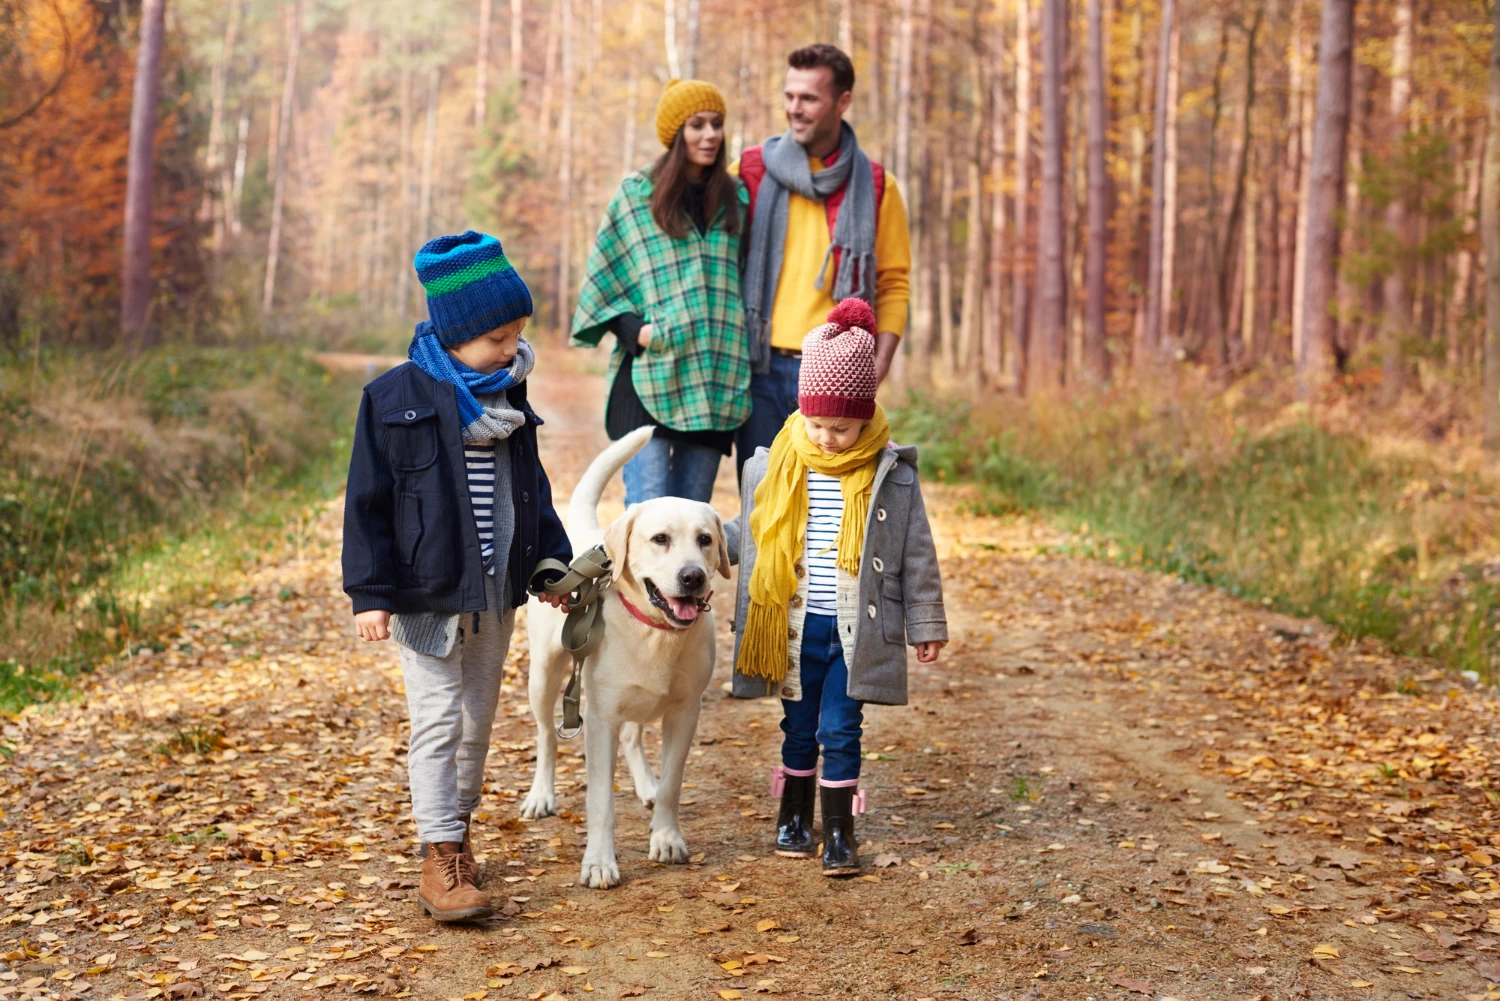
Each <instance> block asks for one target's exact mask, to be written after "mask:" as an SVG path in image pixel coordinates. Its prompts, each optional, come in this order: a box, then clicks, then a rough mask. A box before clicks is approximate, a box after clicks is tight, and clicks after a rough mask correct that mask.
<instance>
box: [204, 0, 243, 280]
mask: <svg viewBox="0 0 1500 1001" xmlns="http://www.w3.org/2000/svg"><path fill="white" fill-rule="evenodd" d="M240 7H241V0H229V13H228V15H227V17H226V18H225V21H224V38H223V41H222V42H221V43H220V46H219V59H218V61H217V62H216V63H214V68H213V73H212V78H211V83H210V90H211V104H212V110H211V112H210V113H209V121H208V169H207V171H206V173H207V175H208V183H207V184H205V185H204V186H203V201H204V203H205V205H207V206H208V208H209V211H211V212H213V256H214V277H215V279H217V277H218V272H219V259H220V258H221V257H222V256H223V254H224V233H225V231H226V230H227V229H228V223H227V217H228V214H229V206H228V195H229V191H228V190H226V189H225V188H224V186H223V185H222V183H221V184H220V187H219V198H220V202H221V204H220V205H219V206H218V211H213V206H212V204H211V194H210V192H211V191H212V188H211V185H212V183H213V180H214V179H215V178H222V176H223V175H224V167H225V164H227V163H228V157H226V156H225V155H224V154H225V152H226V147H227V145H228V143H227V142H226V141H225V138H224V131H225V130H224V103H225V97H226V95H227V93H228V89H229V64H230V63H231V62H232V61H233V59H234V46H235V40H236V38H237V37H238V35H239V29H240Z"/></svg>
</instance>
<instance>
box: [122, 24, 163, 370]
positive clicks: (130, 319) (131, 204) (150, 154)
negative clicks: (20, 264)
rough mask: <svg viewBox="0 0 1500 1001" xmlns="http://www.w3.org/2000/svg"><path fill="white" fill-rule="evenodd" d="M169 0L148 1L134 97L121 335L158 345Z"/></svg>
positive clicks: (143, 344)
mask: <svg viewBox="0 0 1500 1001" xmlns="http://www.w3.org/2000/svg"><path fill="white" fill-rule="evenodd" d="M166 7H167V4H166V0H143V3H142V4H141V35H140V43H139V47H138V48H137V49H136V53H135V83H134V85H133V87H134V89H133V90H132V92H131V98H130V150H129V152H128V153H127V154H126V156H127V159H126V180H125V251H124V259H123V264H124V268H123V273H122V275H121V277H120V333H121V334H122V335H123V337H124V339H125V341H126V343H128V344H131V345H132V346H134V347H138V348H146V347H150V346H151V345H153V344H155V343H156V339H157V338H156V333H155V329H156V328H155V327H154V326H149V327H148V326H147V322H146V321H147V316H146V313H147V310H148V308H149V307H150V305H151V180H152V174H153V173H154V167H155V163H156V102H157V99H158V97H159V96H160V94H161V42H162V34H163V25H164V22H165V20H166Z"/></svg>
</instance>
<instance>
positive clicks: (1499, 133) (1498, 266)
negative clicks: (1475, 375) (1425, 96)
mask: <svg viewBox="0 0 1500 1001" xmlns="http://www.w3.org/2000/svg"><path fill="white" fill-rule="evenodd" d="M1490 13H1491V16H1492V17H1493V18H1494V34H1493V35H1492V36H1491V37H1492V38H1493V39H1495V40H1496V43H1495V44H1492V45H1491V46H1490V86H1489V95H1488V98H1489V99H1488V104H1489V112H1490V115H1489V119H1490V120H1489V136H1488V138H1487V139H1486V140H1485V146H1484V184H1483V194H1481V195H1480V201H1481V202H1482V203H1483V207H1482V208H1481V209H1480V212H1481V215H1480V220H1481V222H1482V224H1483V225H1482V226H1481V227H1480V229H1481V231H1482V232H1483V233H1484V258H1485V261H1484V263H1485V270H1484V314H1485V337H1484V446H1485V448H1486V449H1488V450H1489V451H1491V452H1494V451H1496V450H1497V449H1500V3H1495V4H1491V5H1490Z"/></svg>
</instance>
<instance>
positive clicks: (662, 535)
mask: <svg viewBox="0 0 1500 1001" xmlns="http://www.w3.org/2000/svg"><path fill="white" fill-rule="evenodd" d="M651 541H652V542H654V543H656V544H657V545H658V546H665V545H667V544H668V543H670V542H671V541H672V537H671V536H670V535H668V534H667V533H666V532H657V533H656V534H655V535H653V536H651Z"/></svg>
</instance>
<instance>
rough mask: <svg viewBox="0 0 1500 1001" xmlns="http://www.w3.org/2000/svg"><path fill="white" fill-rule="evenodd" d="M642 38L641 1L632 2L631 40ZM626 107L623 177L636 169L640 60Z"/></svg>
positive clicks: (633, 62)
mask: <svg viewBox="0 0 1500 1001" xmlns="http://www.w3.org/2000/svg"><path fill="white" fill-rule="evenodd" d="M748 33H749V29H748V28H746V36H747V37H748ZM640 37H641V0H631V2H630V40H631V42H635V41H637V40H638V39H639V38H640ZM745 71H748V68H746V70H745ZM743 72H744V71H742V75H743ZM740 83H741V88H743V87H744V85H745V84H746V83H747V81H745V80H741V82H740ZM626 107H627V109H628V110H627V111H626V115H625V137H624V141H623V142H622V144H621V145H622V148H623V154H622V155H621V157H620V161H621V162H620V173H621V175H624V174H628V173H630V172H631V171H632V170H634V169H635V157H636V149H635V147H636V142H637V139H636V133H637V132H638V131H639V127H638V125H637V122H636V119H638V118H640V116H641V67H640V62H639V60H636V59H632V60H630V102H629V104H627V105H626ZM745 107H746V103H745V101H744V100H743V99H742V100H741V101H740V111H741V115H742V116H743V114H744V110H745ZM743 120H744V119H743V117H742V118H741V121H743ZM735 152H736V155H738V151H735Z"/></svg>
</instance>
